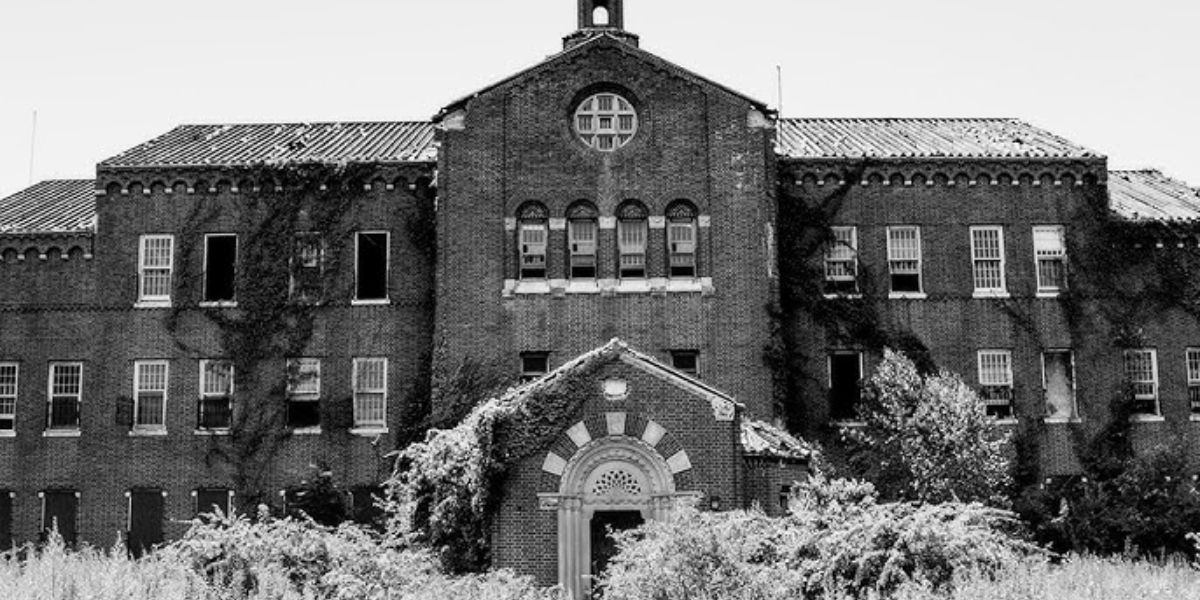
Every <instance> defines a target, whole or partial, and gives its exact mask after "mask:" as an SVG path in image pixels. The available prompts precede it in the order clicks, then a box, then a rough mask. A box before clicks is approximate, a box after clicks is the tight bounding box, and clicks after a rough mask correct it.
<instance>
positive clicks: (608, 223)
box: [597, 217, 617, 229]
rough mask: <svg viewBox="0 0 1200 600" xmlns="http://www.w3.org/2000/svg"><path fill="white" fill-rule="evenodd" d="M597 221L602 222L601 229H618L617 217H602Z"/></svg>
mask: <svg viewBox="0 0 1200 600" xmlns="http://www.w3.org/2000/svg"><path fill="white" fill-rule="evenodd" d="M597 220H598V221H599V222H600V229H616V228H617V218H616V217H600V218H599V219H597Z"/></svg>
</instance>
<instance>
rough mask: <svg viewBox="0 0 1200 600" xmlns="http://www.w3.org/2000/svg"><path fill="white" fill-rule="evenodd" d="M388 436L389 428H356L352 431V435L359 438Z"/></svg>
mask: <svg viewBox="0 0 1200 600" xmlns="http://www.w3.org/2000/svg"><path fill="white" fill-rule="evenodd" d="M387 434H388V428H387V427H355V428H353V429H351V430H350V435H357V436H362V437H378V436H381V435H387Z"/></svg>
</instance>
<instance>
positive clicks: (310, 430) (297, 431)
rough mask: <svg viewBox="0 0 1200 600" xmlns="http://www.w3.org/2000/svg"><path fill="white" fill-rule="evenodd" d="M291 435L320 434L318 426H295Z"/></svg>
mask: <svg viewBox="0 0 1200 600" xmlns="http://www.w3.org/2000/svg"><path fill="white" fill-rule="evenodd" d="M292 435H321V428H320V427H296V428H294V429H292Z"/></svg>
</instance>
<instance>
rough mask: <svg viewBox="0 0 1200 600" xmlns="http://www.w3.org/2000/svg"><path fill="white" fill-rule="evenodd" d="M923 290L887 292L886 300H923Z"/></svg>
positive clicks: (924, 297) (924, 296)
mask: <svg viewBox="0 0 1200 600" xmlns="http://www.w3.org/2000/svg"><path fill="white" fill-rule="evenodd" d="M926 298H928V296H926V295H925V292H889V293H888V300H924V299H926Z"/></svg>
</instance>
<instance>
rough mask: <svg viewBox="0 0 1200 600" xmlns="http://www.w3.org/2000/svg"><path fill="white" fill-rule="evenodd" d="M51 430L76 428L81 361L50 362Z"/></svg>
mask: <svg viewBox="0 0 1200 600" xmlns="http://www.w3.org/2000/svg"><path fill="white" fill-rule="evenodd" d="M49 388H50V389H49V402H50V406H49V410H50V418H49V419H48V420H47V421H46V422H47V424H48V429H51V430H78V429H79V408H80V406H79V405H80V404H81V403H82V401H83V363H79V362H71V363H50V384H49Z"/></svg>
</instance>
